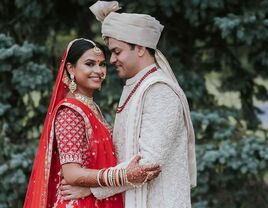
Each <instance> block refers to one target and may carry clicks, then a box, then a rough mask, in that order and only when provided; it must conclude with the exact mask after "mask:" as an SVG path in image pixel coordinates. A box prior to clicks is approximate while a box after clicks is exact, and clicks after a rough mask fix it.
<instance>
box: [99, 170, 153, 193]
mask: <svg viewBox="0 0 268 208" xmlns="http://www.w3.org/2000/svg"><path fill="white" fill-rule="evenodd" d="M147 180H148V175H147V177H146V178H145V180H144V181H143V182H142V183H141V184H138V185H137V184H133V183H131V182H129V181H128V178H127V170H126V169H125V168H123V169H111V168H107V169H101V170H99V172H98V175H97V181H98V184H99V186H100V187H111V186H117V187H120V186H124V185H126V184H130V185H131V186H133V187H134V188H139V187H141V186H143V185H144V184H145V183H146V182H147Z"/></svg>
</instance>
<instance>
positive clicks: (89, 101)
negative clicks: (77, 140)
mask: <svg viewBox="0 0 268 208" xmlns="http://www.w3.org/2000/svg"><path fill="white" fill-rule="evenodd" d="M74 96H75V98H76V99H77V100H79V101H80V102H82V103H83V104H85V105H86V106H87V107H89V108H90V109H91V110H92V111H93V112H94V114H95V115H96V116H98V114H99V113H98V109H97V107H96V104H95V103H94V101H93V97H87V96H85V95H81V94H79V93H75V94H74Z"/></svg>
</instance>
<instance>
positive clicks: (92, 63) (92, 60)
mask: <svg viewBox="0 0 268 208" xmlns="http://www.w3.org/2000/svg"><path fill="white" fill-rule="evenodd" d="M72 67H73V68H72V70H71V71H72V72H73V74H74V77H75V78H74V79H75V82H76V84H77V92H81V93H83V94H85V93H86V94H90V93H93V91H94V90H96V89H99V88H100V87H101V84H102V82H103V80H104V79H103V78H104V77H105V75H106V61H105V57H104V54H103V53H101V54H100V55H97V54H96V53H94V50H93V49H89V50H87V51H86V52H85V53H84V54H83V55H82V56H81V57H80V58H79V59H78V61H77V62H76V64H75V65H74V66H72Z"/></svg>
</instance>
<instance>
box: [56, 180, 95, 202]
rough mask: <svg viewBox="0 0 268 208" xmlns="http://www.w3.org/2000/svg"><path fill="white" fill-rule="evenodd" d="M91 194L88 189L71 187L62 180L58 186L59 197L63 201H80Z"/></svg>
mask: <svg viewBox="0 0 268 208" xmlns="http://www.w3.org/2000/svg"><path fill="white" fill-rule="evenodd" d="M90 194H91V191H90V188H89V187H82V186H71V185H68V184H67V183H66V181H65V180H64V179H63V180H62V181H61V185H60V195H62V198H63V199H64V200H74V199H81V198H85V197H87V196H89V195H90Z"/></svg>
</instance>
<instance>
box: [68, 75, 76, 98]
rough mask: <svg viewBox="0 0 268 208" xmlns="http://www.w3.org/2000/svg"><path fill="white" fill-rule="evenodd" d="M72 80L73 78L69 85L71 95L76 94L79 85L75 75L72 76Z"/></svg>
mask: <svg viewBox="0 0 268 208" xmlns="http://www.w3.org/2000/svg"><path fill="white" fill-rule="evenodd" d="M70 78H71V82H70V83H69V89H70V91H71V93H74V91H75V90H76V88H77V84H76V83H75V81H74V75H73V74H71V75H70Z"/></svg>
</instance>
